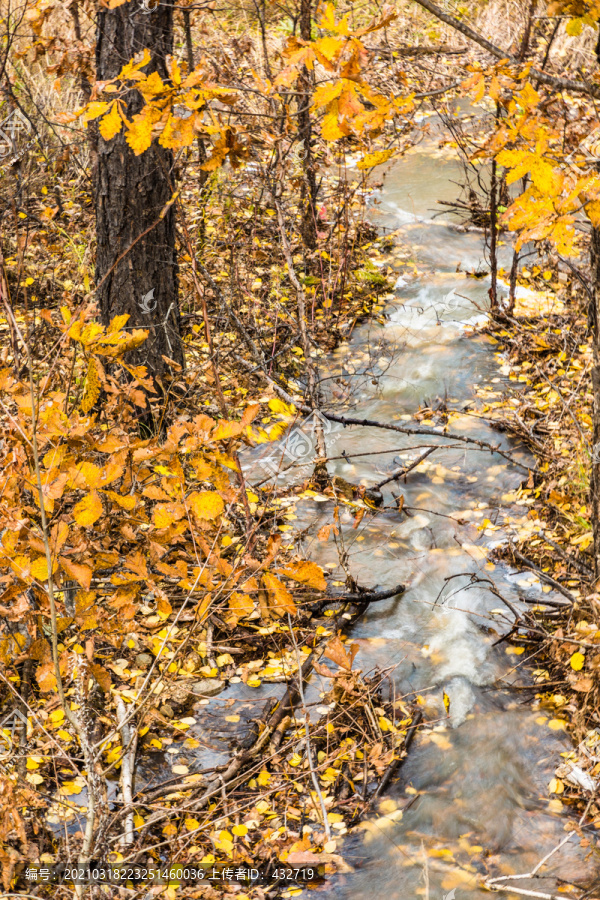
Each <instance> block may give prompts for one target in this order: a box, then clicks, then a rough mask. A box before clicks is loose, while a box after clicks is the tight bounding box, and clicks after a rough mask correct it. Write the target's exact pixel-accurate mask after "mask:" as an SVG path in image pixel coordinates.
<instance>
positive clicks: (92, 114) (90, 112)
mask: <svg viewBox="0 0 600 900" xmlns="http://www.w3.org/2000/svg"><path fill="white" fill-rule="evenodd" d="M108 106H109V104H108V103H105V102H104V101H102V100H94V101H93V102H92V103H88V105H87V106H86V107H85V110H84V112H85V115H84V117H83V121H84V122H90V121H91V120H92V119H97V118H98V116H102V115H103V114H104V113H105V112H106V110H107V109H108Z"/></svg>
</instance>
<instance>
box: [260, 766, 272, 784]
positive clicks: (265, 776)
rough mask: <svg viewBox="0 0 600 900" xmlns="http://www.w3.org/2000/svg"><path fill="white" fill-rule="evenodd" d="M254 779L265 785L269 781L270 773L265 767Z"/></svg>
mask: <svg viewBox="0 0 600 900" xmlns="http://www.w3.org/2000/svg"><path fill="white" fill-rule="evenodd" d="M256 780H257V781H258V783H259V785H260V786H261V787H267V785H268V784H269V782H270V781H271V773H270V772H267V770H266V769H263V770H262V771H261V772H259V773H258V776H257V778H256Z"/></svg>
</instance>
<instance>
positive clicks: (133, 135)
mask: <svg viewBox="0 0 600 900" xmlns="http://www.w3.org/2000/svg"><path fill="white" fill-rule="evenodd" d="M147 109H148V108H146V109H145V110H144V112H141V113H138V114H137V115H136V116H134V117H133V122H132V123H131V125H130V126H129V127H128V128H127V133H126V135H125V140H126V141H127V143H128V144H129V146H130V147H131V149H132V150H133V152H134V153H135V155H136V156H140V155H141V154H142V153H144V152H145V151H146V150H147V149H148V147H149V146H150V144H151V143H152V128H153V126H154V119H153V116H152V115H150V114H149V113H148V112H147ZM159 116H160V113H159Z"/></svg>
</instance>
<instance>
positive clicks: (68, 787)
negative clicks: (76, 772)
mask: <svg viewBox="0 0 600 900" xmlns="http://www.w3.org/2000/svg"><path fill="white" fill-rule="evenodd" d="M82 789H83V785H82V784H77V782H75V781H63V783H62V784H61V786H60V792H61V794H66V795H67V796H70V795H71V794H80V793H81V791H82Z"/></svg>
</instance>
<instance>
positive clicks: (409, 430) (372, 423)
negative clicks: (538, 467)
mask: <svg viewBox="0 0 600 900" xmlns="http://www.w3.org/2000/svg"><path fill="white" fill-rule="evenodd" d="M298 409H299V410H300V411H301V412H304V413H311V412H312V410H311V409H310V407H308V406H298ZM319 413H320V415H322V416H323V417H324V418H325V419H328V420H329V421H330V422H339V424H340V425H360V426H361V427H362V428H384V429H386V430H387V431H398V432H399V433H400V434H426V435H430V436H432V437H438V438H444V439H445V440H449V441H460V442H461V443H463V444H474V445H475V446H477V447H479V448H480V449H481V450H489V451H490V453H497V454H498V455H499V456H502V457H504V459H507V460H508V461H509V462H510V463H512V464H513V465H515V466H517V467H518V468H520V469H522V471H523V472H527V473H530V472H532V471H533V470H532V469H530V468H528V467H527V466H524V465H523V463H520V462H518V461H517V460H516V459H514V457H513V456H512V455H511V454H510V453H507V452H505V451H504V450H501V449H500V447H499V446H498V445H494V444H489V443H488V442H487V441H480V440H477V438H472V437H467V436H466V435H462V434H450V433H447V432H441V431H436V430H435V429H434V428H422V427H414V426H409V425H393V424H392V423H391V422H377V421H376V420H375V419H356V418H354V417H353V416H336V415H335V414H334V413H330V412H325V411H324V410H322V409H320V410H319Z"/></svg>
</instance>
